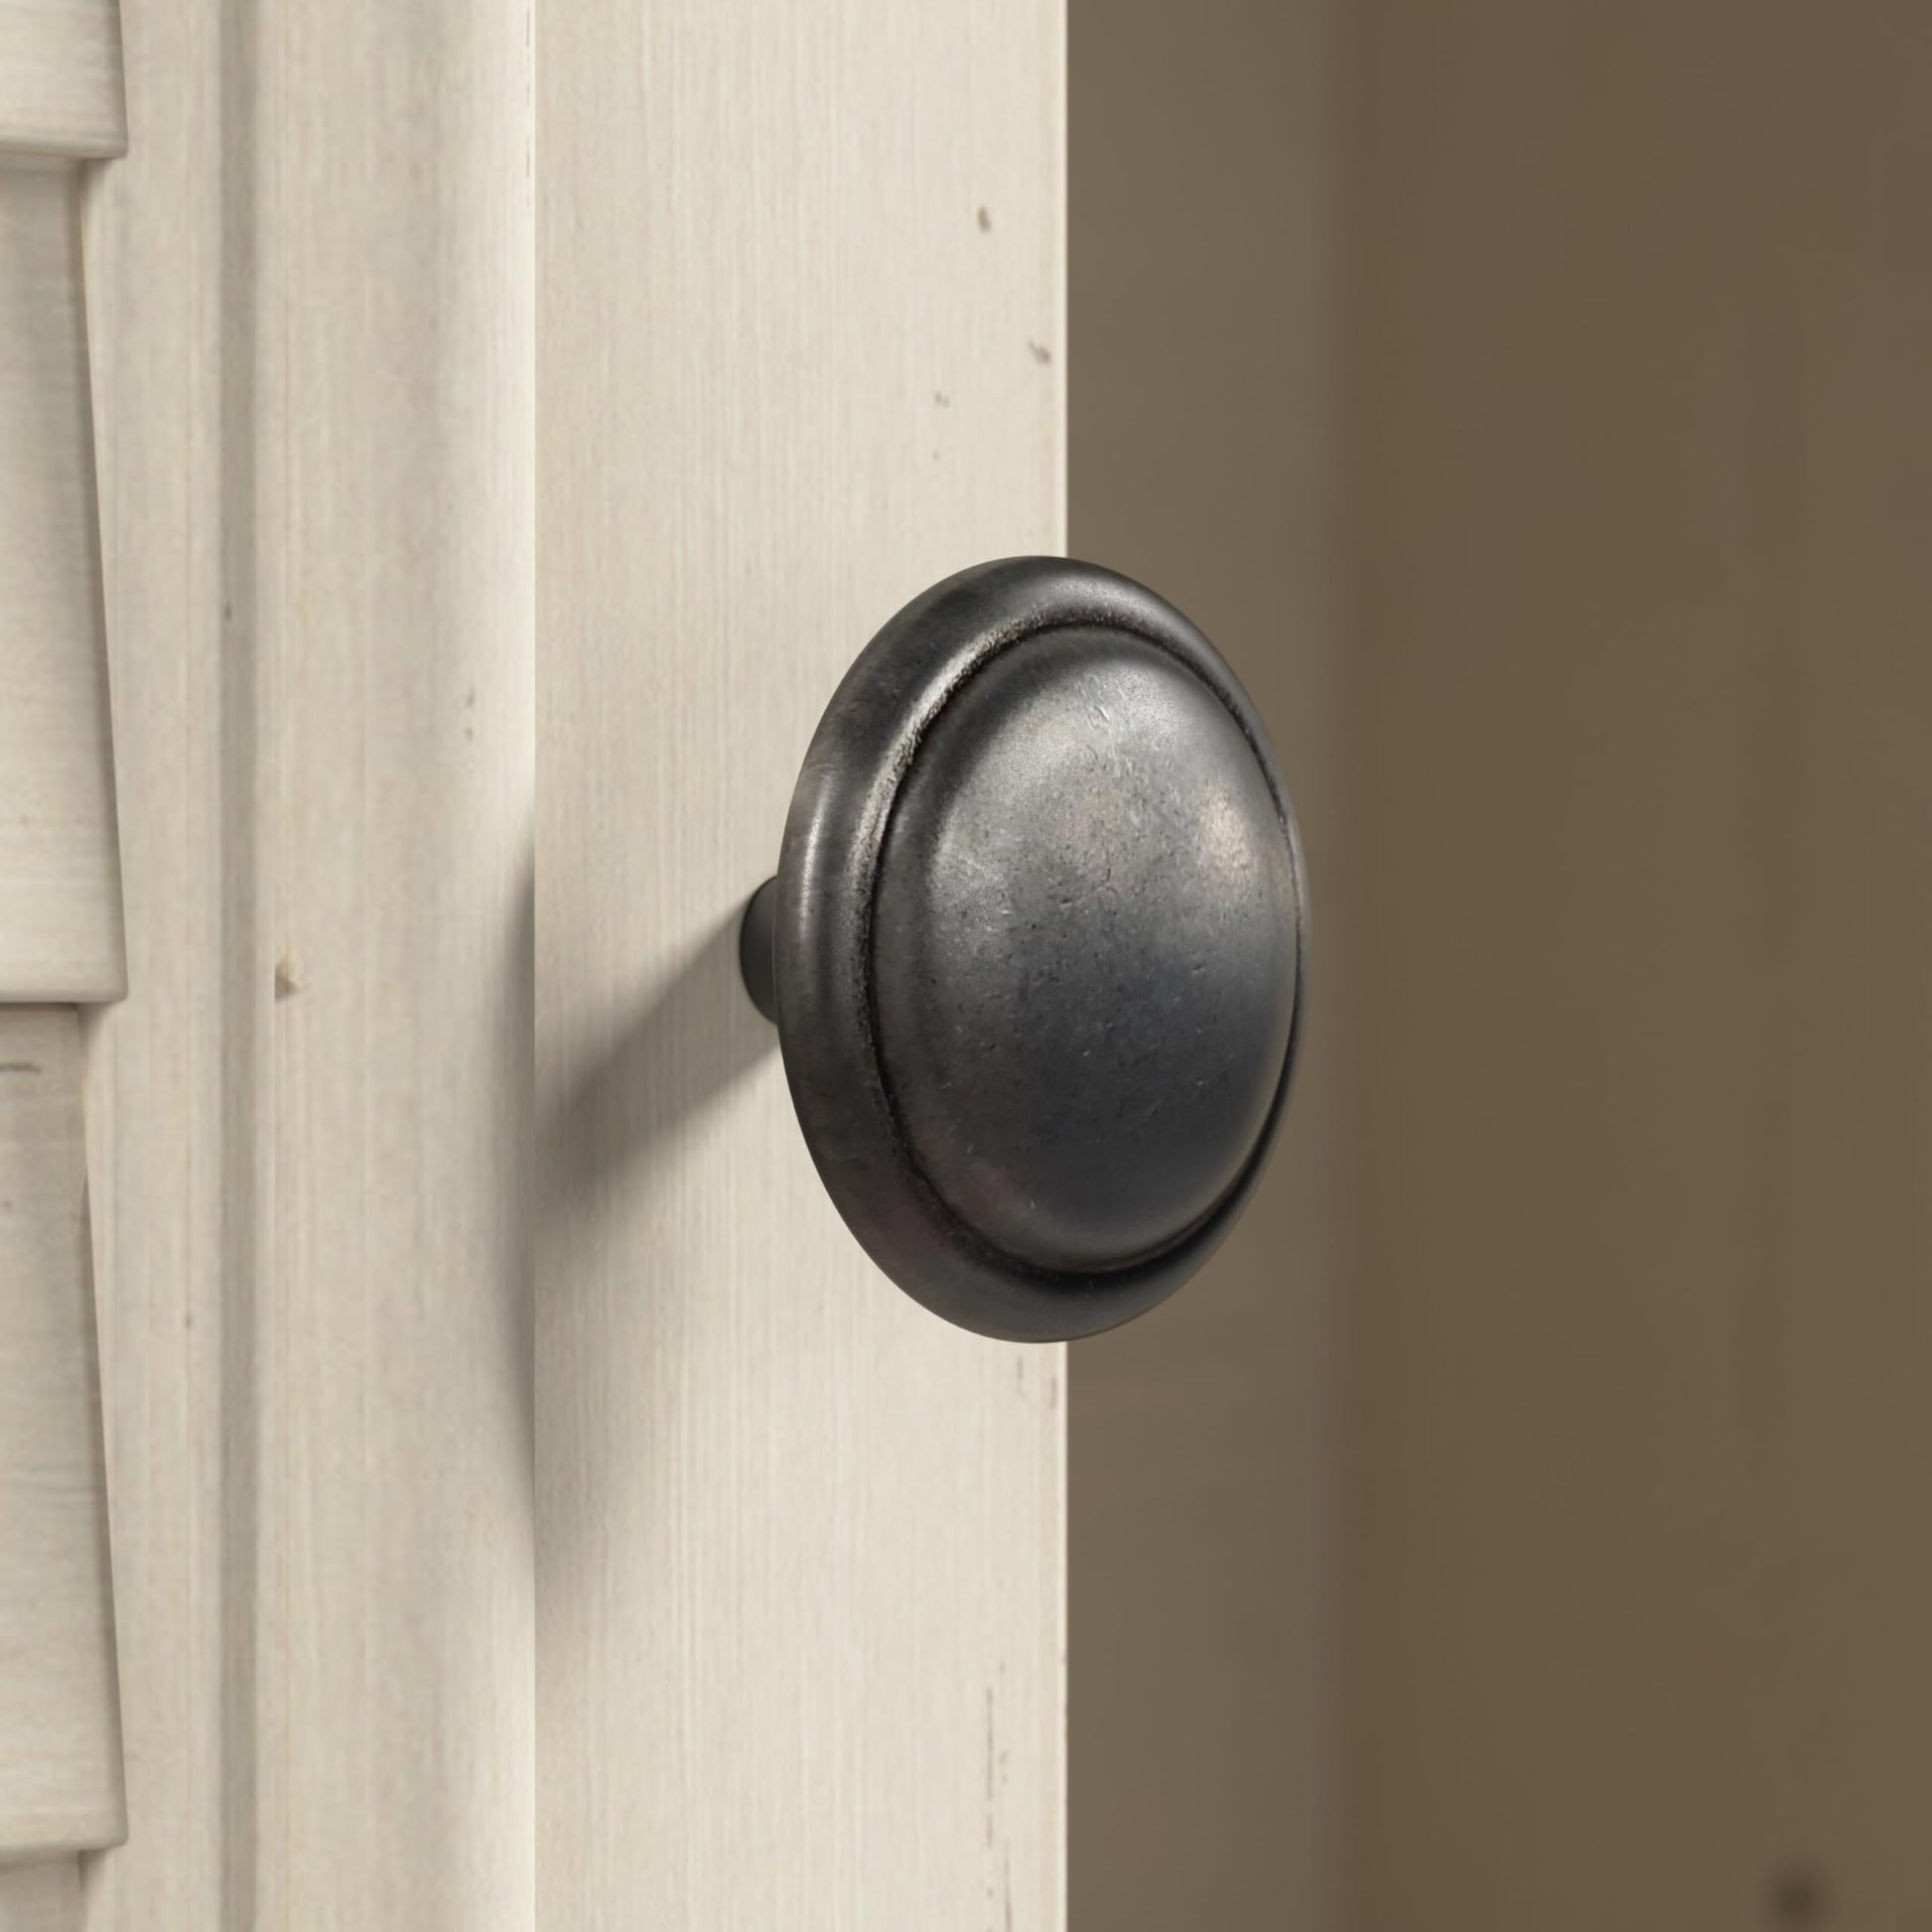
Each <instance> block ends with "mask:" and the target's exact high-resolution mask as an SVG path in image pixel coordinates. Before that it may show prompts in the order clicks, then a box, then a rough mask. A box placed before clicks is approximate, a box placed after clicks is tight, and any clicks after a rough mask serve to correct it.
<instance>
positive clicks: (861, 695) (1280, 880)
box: [740, 557, 1307, 1341]
mask: <svg viewBox="0 0 1932 1932" xmlns="http://www.w3.org/2000/svg"><path fill="white" fill-rule="evenodd" d="M1306 947H1307V912H1306V894H1305V890H1304V884H1303V871H1302V858H1301V851H1300V845H1299V841H1298V837H1297V833H1296V828H1295V818H1294V814H1293V811H1292V810H1291V808H1290V805H1289V799H1288V792H1287V790H1286V788H1285V786H1284V785H1283V783H1282V778H1281V773H1280V772H1279V770H1278V769H1277V768H1276V764H1275V758H1274V754H1273V752H1272V751H1271V749H1270V747H1269V744H1268V740H1267V737H1266V735H1265V734H1264V732H1263V731H1262V728H1261V722H1260V720H1259V719H1258V718H1257V717H1256V715H1255V711H1254V707H1253V706H1252V705H1251V704H1250V703H1249V701H1248V698H1247V695H1246V693H1245V692H1244V691H1243V690H1242V689H1241V686H1240V684H1239V683H1238V682H1237V681H1236V679H1235V677H1234V674H1233V673H1232V672H1231V671H1230V670H1229V669H1228V667H1227V665H1226V664H1225V663H1223V662H1222V660H1221V658H1220V655H1219V654H1218V653H1217V652H1216V651H1215V649H1214V647H1213V646H1212V645H1211V644H1209V643H1208V641H1207V639H1206V638H1205V637H1203V636H1202V635H1201V633H1200V632H1199V631H1198V630H1196V629H1195V628H1194V626H1193V625H1192V624H1191V623H1189V622H1188V621H1187V620H1186V619H1185V618H1183V617H1182V616H1181V615H1180V613H1179V612H1177V611H1176V610H1174V609H1173V606H1172V605H1169V604H1167V603H1165V602H1163V601H1162V600H1161V599H1160V598H1158V597H1156V596H1155V595H1154V594H1153V593H1152V592H1151V591H1148V590H1145V589H1143V588H1142V587H1141V586H1140V585H1138V584H1136V583H1133V582H1131V581H1130V580H1129V579H1127V578H1124V577H1120V576H1117V575H1115V574H1114V573H1113V572H1111V571H1106V570H1101V569H1098V568H1096V567H1095V566H1093V565H1091V564H1080V563H1070V562H1066V561H1064V560H1061V559H1058V558H1046V557H1020V558H1012V559H1008V560H1006V561H1003V562H998V563H988V564H981V565H979V566H977V567H976V568H974V569H971V570H966V571H962V572H960V573H959V575H958V576H956V577H949V578H947V579H946V580H945V581H944V582H943V583H940V584H936V585H934V586H933V588H932V589H931V590H929V591H927V592H925V594H924V595H923V596H921V597H917V598H915V599H914V600H913V601H912V602H911V603H910V604H908V605H907V606H906V607H905V609H904V610H902V611H901V612H899V614H898V615H897V617H896V618H894V619H893V620H892V621H891V622H889V623H888V624H887V625H886V627H885V628H884V629H883V630H881V631H880V633H879V634H878V636H876V637H875V638H874V639H873V640H872V642H871V643H870V644H868V645H867V646H866V648H865V650H864V651H862V652H861V653H860V655H859V658H858V660H857V662H856V663H854V664H853V666H852V668H851V670H850V671H848V672H847V673H846V676H845V678H844V681H843V682H842V683H841V684H840V685H839V687H838V689H837V690H836V691H835V692H834V693H833V695H832V701H831V703H830V705H828V706H827V708H826V711H825V715H824V717H823V718H822V719H821V720H820V722H819V726H818V731H817V733H816V735H815V736H814V737H813V739H812V742H811V748H810V750H809V751H808V752H807V753H806V756H805V762H804V767H803V769H802V770H801V771H800V772H799V775H798V783H797V787H796V789H795V790H794V791H793V793H792V799H791V810H790V813H789V815H788V817H787V818H786V821H785V828H784V839H783V843H782V846H781V848H780V851H779V858H778V871H777V876H776V877H775V878H773V879H770V880H767V881H766V882H765V884H764V885H763V886H761V887H760V888H759V891H758V893H757V894H756V895H755V896H754V897H753V898H752V901H751V903H750V904H749V905H748V907H747V908H746V913H745V919H744V924H743V926H742V928H741V936H740V958H741V961H742V964H743V968H744V974H745V981H746V987H747V990H748V991H749V992H750V994H751V996H752V998H753V1000H754V1001H755V1002H756V1003H757V1005H758V1007H759V1010H760V1011H761V1012H762V1013H763V1014H764V1015H765V1016H766V1017H767V1018H768V1019H771V1020H774V1021H775V1022H776V1024H777V1028H778V1035H779V1041H780V1045H781V1048H782V1051H783V1055H784V1065H785V1075H786V1078H787V1080H788V1082H789V1084H790V1087H791V1095H792V1102H793V1105H794V1106H795V1108H796V1109H797V1114H798V1122H799V1126H800V1127H801V1129H802V1130H803V1132H804V1136H805V1142H806V1145H807V1147H808V1148H809V1149H810V1151H811V1155H812V1159H813V1160H814V1162H816V1164H817V1167H818V1171H819V1173H820V1175H821V1176H822V1178H823V1180H824V1182H825V1186H826V1188H827V1190H828V1191H829V1192H830V1194H831V1196H832V1200H833V1202H834V1204H835V1205H836V1206H837V1208H838V1210H839V1212H840V1213H841V1214H842V1215H843V1216H844V1218H845V1220H846V1222H847V1224H848V1225H849V1226H850V1228H851V1229H852V1232H853V1233H854V1234H855V1235H856V1236H857V1237H858V1239H859V1241H860V1242H861V1243H862V1244H863V1245H864V1247H865V1248H866V1250H867V1252H868V1253H870V1254H871V1256H872V1258H873V1259H874V1260H875V1261H876V1262H877V1263H878V1264H879V1266H880V1267H881V1268H882V1269H884V1270H885V1272H886V1273H887V1274H888V1275H890V1276H891V1277H892V1278H893V1280H894V1281H896V1282H897V1284H898V1285H899V1287H900V1288H902V1289H904V1290H905V1291H906V1293H907V1294H909V1295H911V1296H912V1297H913V1298H914V1299H915V1300H917V1301H919V1302H921V1303H923V1304H924V1305H925V1306H926V1307H927V1308H928V1309H931V1310H932V1311H934V1312H935V1313H938V1314H941V1315H943V1316H945V1317H946V1318H947V1319H948V1320H951V1321H955V1322H957V1323H959V1324H960V1325H961V1326H962V1327H966V1328H971V1329H975V1330H977V1331H979V1332H980V1333H982V1334H988V1335H996V1336H1000V1337H1003V1338H1005V1339H1009V1340H1017V1341H1057V1340H1065V1339H1069V1338H1071V1337H1074V1336H1077V1335H1086V1334H1092V1333H1095V1332H1096V1331H1098V1330H1099V1329H1102V1328H1108V1327H1112V1326H1114V1325H1115V1324H1116V1323H1118V1322H1121V1321H1125V1320H1128V1319H1130V1318H1131V1317H1132V1316H1134V1315H1137V1314H1140V1313H1143V1312H1144V1311H1146V1310H1148V1309H1150V1308H1152V1307H1153V1306H1154V1305H1155V1304H1156V1303H1157V1302H1160V1301H1162V1300H1163V1299H1164V1298H1165V1297H1167V1296H1168V1295H1170V1294H1172V1293H1173V1290H1174V1289H1176V1288H1178V1287H1179V1286H1180V1284H1181V1283H1182V1282H1183V1281H1185V1280H1186V1279H1187V1278H1188V1276H1189V1275H1191V1274H1192V1273H1193V1272H1194V1270H1195V1269H1197V1268H1198V1267H1199V1266H1200V1264H1201V1263H1202V1262H1203V1261H1204V1260H1205V1259H1206V1258H1207V1256H1208V1255H1209V1254H1210V1253H1211V1252H1212V1251H1213V1249H1214V1248H1215V1246H1216V1245H1217V1244H1218V1243H1219V1241H1220V1239H1221V1237H1222V1236H1223V1235H1224V1234H1225V1233H1226V1231H1227V1229H1228V1227H1229V1226H1230V1225H1231V1224H1232V1222H1233V1221H1234V1219H1235V1217H1236V1216H1237V1215H1238V1214H1239V1213H1240V1211H1241V1208H1242V1206H1243V1205H1244V1204H1245V1202H1246V1200H1247V1197H1248V1195H1249V1193H1250V1191H1251V1190H1252V1188H1253V1186H1254V1182H1255V1179H1256V1176H1257V1175H1258V1174H1259V1173H1260V1171H1261V1168H1262V1166H1263V1163H1264V1162H1265V1160H1266V1158H1267V1154H1268V1150H1269V1145H1270V1143H1271V1142H1272V1140H1273V1138H1274V1135H1275V1130H1276V1128H1277V1127H1278V1126H1279V1124H1280V1121H1281V1116H1282V1109H1283V1106H1284V1103H1285V1102H1286V1099H1287V1095H1288V1087H1289V1078H1290V1074H1291V1071H1292V1069H1293V1066H1294V1059H1295V1049H1296V1040H1297V1035H1298V1033H1299V1031H1300V1018H1301V1010H1302V988H1303V981H1304V977H1305V972H1306V967H1305V952H1306Z"/></svg>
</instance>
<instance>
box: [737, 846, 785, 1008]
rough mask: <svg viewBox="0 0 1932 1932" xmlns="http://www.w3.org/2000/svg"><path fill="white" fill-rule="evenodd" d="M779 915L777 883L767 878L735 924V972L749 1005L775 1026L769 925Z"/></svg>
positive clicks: (774, 977)
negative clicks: (738, 972)
mask: <svg viewBox="0 0 1932 1932" xmlns="http://www.w3.org/2000/svg"><path fill="white" fill-rule="evenodd" d="M777 914H778V882H777V880H776V879H767V880H766V881H765V882H764V884H763V885H762V886H760V887H759V889H758V891H757V892H755V893H754V894H753V895H752V897H750V898H749V899H748V900H746V902H745V916H744V917H743V918H742V919H740V920H739V922H738V970H739V971H740V973H742V974H743V975H744V977H745V991H746V992H747V993H748V994H750V995H751V999H752V1004H753V1005H754V1006H755V1007H757V1008H758V1010H759V1012H760V1013H761V1014H763V1015H764V1017H765V1019H767V1020H768V1021H770V1023H771V1024H772V1025H773V1026H774V1027H775V1026H776V1025H777V1024H778V980H777V972H776V967H775V962H774V960H773V958H772V949H771V942H772V926H773V924H774V922H775V920H776V918H777Z"/></svg>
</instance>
